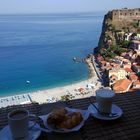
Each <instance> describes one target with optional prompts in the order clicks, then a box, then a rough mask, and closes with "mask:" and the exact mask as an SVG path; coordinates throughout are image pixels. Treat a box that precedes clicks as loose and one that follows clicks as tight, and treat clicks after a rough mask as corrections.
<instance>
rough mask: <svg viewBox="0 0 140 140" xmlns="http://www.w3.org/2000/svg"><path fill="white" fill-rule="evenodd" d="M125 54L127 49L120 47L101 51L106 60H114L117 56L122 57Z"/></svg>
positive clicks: (116, 46) (110, 47) (115, 46)
mask: <svg viewBox="0 0 140 140" xmlns="http://www.w3.org/2000/svg"><path fill="white" fill-rule="evenodd" d="M123 52H126V49H125V48H123V47H121V46H119V45H111V46H109V47H108V48H107V49H101V50H100V55H101V56H103V57H104V58H105V59H112V58H114V57H115V56H117V55H121V54H122V53H123Z"/></svg>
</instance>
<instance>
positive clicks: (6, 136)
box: [0, 122, 41, 140]
mask: <svg viewBox="0 0 140 140" xmlns="http://www.w3.org/2000/svg"><path fill="white" fill-rule="evenodd" d="M29 125H32V122H30V123H29ZM29 127H30V126H29ZM36 127H37V128H38V127H39V125H38V124H35V126H33V127H32V128H30V129H29V138H28V139H29V140H36V139H37V138H38V137H39V135H40V134H41V130H39V129H36ZM20 131H22V130H20ZM0 140H13V139H12V134H11V130H10V128H9V125H7V126H5V127H4V128H3V129H2V130H1V131H0Z"/></svg>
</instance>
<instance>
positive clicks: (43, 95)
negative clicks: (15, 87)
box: [0, 55, 103, 107]
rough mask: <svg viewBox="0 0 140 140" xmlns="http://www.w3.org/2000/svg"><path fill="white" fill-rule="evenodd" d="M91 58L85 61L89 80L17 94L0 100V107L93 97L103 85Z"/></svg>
mask: <svg viewBox="0 0 140 140" xmlns="http://www.w3.org/2000/svg"><path fill="white" fill-rule="evenodd" d="M92 58H93V56H92V55H91V56H89V57H87V58H86V59H85V63H86V64H87V67H88V69H89V78H88V79H87V80H83V81H81V82H77V83H74V84H69V85H66V86H61V87H56V88H52V89H46V90H38V91H36V92H31V93H25V94H24V95H23V94H21V95H20V94H19V95H14V96H10V97H4V98H0V99H1V100H0V103H1V104H0V106H1V107H6V106H9V105H16V104H25V103H31V102H38V103H39V104H42V103H52V102H57V101H59V100H62V99H63V100H66V98H65V97H68V99H78V98H84V97H90V96H95V91H96V90H97V89H99V88H101V87H102V86H103V85H102V83H101V80H100V79H99V77H98V76H97V73H96V71H95V65H94V64H93V61H92ZM62 97H63V98H62Z"/></svg>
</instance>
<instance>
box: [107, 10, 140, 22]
mask: <svg viewBox="0 0 140 140" xmlns="http://www.w3.org/2000/svg"><path fill="white" fill-rule="evenodd" d="M108 16H109V17H110V18H111V19H112V20H127V21H132V20H137V21H138V20H140V8H135V9H127V8H124V9H119V10H118V9H117V10H112V11H110V12H109V13H108Z"/></svg>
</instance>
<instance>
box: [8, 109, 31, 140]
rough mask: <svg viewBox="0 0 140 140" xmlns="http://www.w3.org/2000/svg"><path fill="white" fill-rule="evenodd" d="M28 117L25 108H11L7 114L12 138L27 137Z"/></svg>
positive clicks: (25, 138)
mask: <svg viewBox="0 0 140 140" xmlns="http://www.w3.org/2000/svg"><path fill="white" fill-rule="evenodd" d="M29 117H30V115H29V112H28V110H25V109H17V110H13V111H12V112H10V113H9V114H8V123H9V127H10V130H11V134H12V137H13V139H24V140H27V139H28V128H29Z"/></svg>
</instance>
